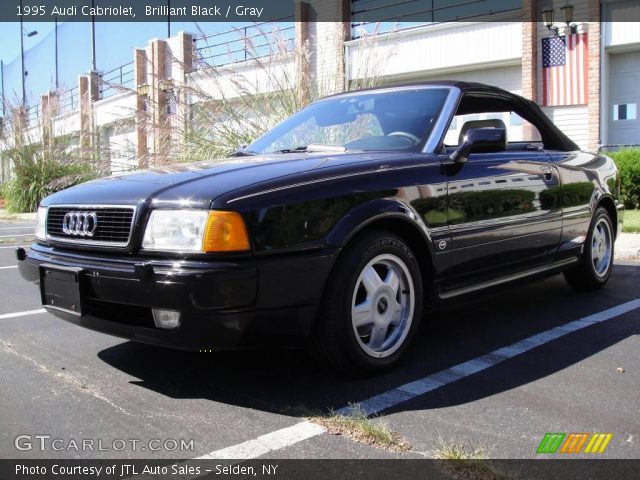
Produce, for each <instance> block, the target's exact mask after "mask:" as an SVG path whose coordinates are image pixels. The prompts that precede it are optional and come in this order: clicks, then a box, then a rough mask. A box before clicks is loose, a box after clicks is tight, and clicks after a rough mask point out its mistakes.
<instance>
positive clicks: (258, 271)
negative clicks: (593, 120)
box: [19, 82, 622, 349]
mask: <svg viewBox="0 0 640 480" xmlns="http://www.w3.org/2000/svg"><path fill="white" fill-rule="evenodd" d="M421 85H424V84H421ZM436 85H440V86H446V87H449V88H451V95H450V99H449V100H448V103H447V104H446V105H445V107H444V108H443V113H442V117H441V118H439V119H437V121H436V122H435V125H436V126H435V127H434V131H433V134H432V135H431V136H430V137H429V138H428V139H427V140H426V141H425V143H424V145H423V146H422V147H421V148H422V151H413V152H356V153H353V152H345V153H336V152H332V153H322V152H294V153H283V154H269V155H258V156H244V157H236V158H232V159H228V160H225V161H221V162H216V163H206V162H205V163H196V164H189V165H171V166H167V167H164V168H157V169H154V170H150V171H145V172H136V173H132V174H127V175H120V176H116V177H111V178H107V179H102V180H97V181H94V182H90V183H88V184H84V185H80V186H77V187H73V188H70V189H68V190H65V191H62V192H59V193H56V194H54V195H51V196H50V197H47V198H46V199H45V200H43V202H42V206H44V207H49V206H56V205H82V206H95V205H98V206H99V205H105V204H109V205H133V206H135V207H136V216H135V219H134V224H133V235H132V236H131V239H130V241H129V243H128V244H127V246H126V247H124V248H120V249H118V248H111V247H109V246H93V245H79V244H72V243H69V242H64V241H56V240H48V241H39V242H37V243H36V244H35V245H34V246H33V247H32V248H31V250H30V251H29V252H28V253H27V254H26V256H25V255H22V257H26V258H24V260H22V261H20V262H19V266H20V271H21V273H22V276H23V277H24V278H25V279H27V280H28V281H30V282H32V283H36V284H38V283H39V282H40V279H41V275H42V269H43V268H47V266H48V265H49V266H53V267H56V266H58V267H74V268H78V269H80V271H81V272H82V273H81V276H82V282H81V283H82V285H81V288H82V294H83V296H84V298H85V303H86V304H87V306H86V307H87V308H85V309H83V315H82V316H77V315H70V314H69V313H68V312H61V311H58V310H55V309H52V310H51V311H52V313H54V314H56V315H58V316H60V317H62V318H65V319H67V320H71V321H74V322H75V323H79V324H81V325H84V326H88V327H89V328H93V329H96V330H100V331H104V332H109V333H112V334H115V335H119V336H123V337H127V338H132V339H135V340H139V341H145V342H150V343H157V344H161V345H167V346H174V347H179V348H190V349H205V348H215V349H221V348H236V347H240V346H258V345H260V344H261V342H263V341H264V342H266V339H267V338H271V339H273V340H274V341H273V342H269V343H274V344H277V345H292V344H299V343H300V342H301V341H304V338H305V337H306V336H308V335H309V334H310V332H311V331H312V329H313V323H314V321H315V318H316V313H317V311H318V308H319V306H320V304H321V300H322V295H323V291H324V289H325V286H326V282H327V281H328V279H329V278H330V274H331V271H332V268H333V266H334V263H335V262H336V261H339V256H340V252H341V250H342V249H343V248H344V247H345V246H346V245H348V244H349V242H350V241H351V240H352V239H353V238H354V237H355V236H356V235H358V234H359V233H360V232H362V231H364V230H365V229H368V228H371V227H373V226H378V227H383V228H385V229H388V230H392V231H394V232H396V233H397V234H399V235H402V236H404V237H405V238H408V241H409V242H410V244H411V245H412V248H413V249H414V250H415V252H416V255H417V256H418V258H419V259H420V261H421V267H422V269H423V274H424V277H425V279H428V280H429V282H428V284H429V285H430V286H431V287H432V288H429V291H428V292H425V293H426V294H428V295H429V298H430V299H431V300H432V301H439V300H442V299H447V298H451V297H455V296H457V295H458V294H462V293H467V292H470V291H474V290H478V289H480V288H484V287H485V286H491V285H493V284H499V283H504V282H506V281H508V280H510V279H515V278H520V277H522V276H527V275H528V274H536V273H545V272H546V273H553V272H557V271H559V270H560V269H561V268H563V267H564V266H567V265H570V264H572V262H575V261H577V259H578V258H579V256H580V255H581V252H582V248H583V244H584V241H585V238H586V234H587V230H588V228H589V224H590V222H591V217H592V215H593V212H594V210H595V209H596V207H597V206H598V205H603V206H605V207H606V208H607V209H608V210H609V211H610V214H611V215H612V219H613V221H614V223H616V222H617V223H620V222H621V221H622V214H621V213H620V212H621V209H622V207H621V205H620V204H619V202H618V201H617V189H618V185H619V179H618V177H617V171H616V168H615V165H614V164H613V162H612V161H611V160H610V159H609V158H607V157H604V156H600V155H597V154H591V153H585V152H580V151H579V150H578V148H577V146H576V145H575V144H574V143H573V142H571V140H569V139H568V138H567V137H566V136H564V134H562V133H561V132H560V131H559V130H558V129H557V127H555V125H553V124H552V123H551V122H550V121H549V120H548V119H547V118H546V116H544V114H543V113H542V111H541V110H540V109H539V107H538V106H537V105H535V104H534V103H533V102H530V101H528V100H526V99H523V98H521V97H518V96H516V95H513V94H511V93H508V92H505V91H503V90H500V89H497V88H494V87H488V86H486V85H481V84H473V83H460V82H438V83H436ZM405 88H406V87H405ZM468 93H472V94H473V95H474V97H473V102H467V104H465V103H461V102H462V101H461V99H462V98H463V97H464V95H466V94H468ZM501 102H504V103H507V104H508V105H509V108H511V109H513V110H516V111H518V112H520V113H521V114H522V115H525V116H526V117H527V118H528V119H529V120H530V121H531V122H532V123H534V124H535V125H536V127H538V129H539V131H540V133H541V135H542V139H543V143H544V148H530V147H531V146H530V145H527V144H514V145H509V147H508V148H507V149H506V150H505V151H500V152H485V153H482V152H479V153H472V154H471V155H470V156H469V158H468V160H467V161H466V163H464V164H460V163H456V162H453V161H452V160H451V158H450V155H449V154H450V153H451V150H450V149H449V148H448V147H446V146H445V145H444V143H443V138H444V131H446V128H447V127H448V125H449V122H450V121H451V117H452V115H453V112H454V111H455V110H456V108H458V109H460V108H463V109H466V110H467V112H468V113H474V112H475V111H477V110H481V109H482V108H483V107H485V106H487V105H493V104H496V103H497V104H498V105H500V104H501ZM166 208H191V209H205V210H208V209H212V210H224V211H233V212H238V213H240V214H241V216H242V218H243V219H244V222H245V224H246V228H247V231H248V234H249V239H250V242H251V251H250V252H244V253H224V254H206V253H191V254H180V253H158V252H151V251H146V250H144V249H142V248H141V242H142V235H143V232H144V229H145V227H146V224H147V221H148V218H149V215H150V212H151V211H153V210H154V209H166ZM618 228H619V227H618ZM46 306H47V305H45V307H46ZM151 308H166V309H170V310H179V311H182V312H184V315H183V317H182V320H181V324H180V327H179V328H177V329H176V330H175V331H163V330H160V329H157V328H155V327H154V325H153V319H152V318H151V313H150V309H151Z"/></svg>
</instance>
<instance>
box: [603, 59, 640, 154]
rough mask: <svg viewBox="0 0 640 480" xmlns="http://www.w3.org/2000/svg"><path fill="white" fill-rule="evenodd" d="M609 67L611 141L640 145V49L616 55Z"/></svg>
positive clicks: (609, 141)
mask: <svg viewBox="0 0 640 480" xmlns="http://www.w3.org/2000/svg"><path fill="white" fill-rule="evenodd" d="M609 66H610V69H609V72H610V76H609V112H608V119H609V120H608V122H609V140H608V142H607V143H609V144H612V145H636V144H640V112H639V111H638V110H639V108H640V88H638V85H640V52H631V53H617V54H613V55H611V57H610V63H609Z"/></svg>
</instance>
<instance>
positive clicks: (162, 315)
mask: <svg viewBox="0 0 640 480" xmlns="http://www.w3.org/2000/svg"><path fill="white" fill-rule="evenodd" d="M151 312H152V313H153V323H155V324H156V327H158V328H165V329H171V328H178V325H180V312H175V311H173V310H161V309H159V308H154V309H152V310H151Z"/></svg>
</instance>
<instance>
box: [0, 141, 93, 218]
mask: <svg viewBox="0 0 640 480" xmlns="http://www.w3.org/2000/svg"><path fill="white" fill-rule="evenodd" d="M5 154H6V155H7V157H8V158H9V159H11V161H12V164H13V171H12V175H11V180H9V181H8V182H5V184H4V185H3V188H2V195H3V196H4V198H5V200H6V209H7V211H9V212H11V213H21V212H34V211H35V210H36V209H37V208H38V204H39V203H40V200H42V199H43V198H44V197H46V196H47V195H50V194H51V193H54V192H56V191H58V190H62V189H63V188H67V187H70V186H71V185H74V184H77V183H82V182H84V181H87V180H90V179H92V178H95V176H96V175H95V173H94V171H93V170H92V169H91V168H90V166H89V165H87V163H86V162H84V161H77V160H75V159H74V158H72V157H71V155H70V154H68V153H67V152H66V151H65V150H64V149H59V148H58V149H56V148H49V149H43V148H42V147H41V146H40V145H38V144H31V145H19V146H16V147H14V148H12V149H11V150H8V151H6V152H5Z"/></svg>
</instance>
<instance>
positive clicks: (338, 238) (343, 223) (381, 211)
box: [327, 198, 432, 247]
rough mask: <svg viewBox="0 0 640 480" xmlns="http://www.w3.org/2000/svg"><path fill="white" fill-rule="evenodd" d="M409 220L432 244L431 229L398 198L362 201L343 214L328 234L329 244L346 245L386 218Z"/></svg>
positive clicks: (428, 242) (427, 242) (426, 241)
mask: <svg viewBox="0 0 640 480" xmlns="http://www.w3.org/2000/svg"><path fill="white" fill-rule="evenodd" d="M392 219H396V220H400V221H403V222H407V223H408V224H410V225H411V226H413V227H414V228H415V229H416V231H418V232H419V233H420V235H421V236H422V238H423V240H424V242H425V243H426V244H428V245H430V246H432V238H431V234H430V233H429V229H428V228H427V226H426V225H425V223H424V222H423V221H422V219H421V218H420V216H419V215H418V214H417V213H416V212H415V210H413V208H411V207H410V206H409V205H407V204H405V203H403V202H401V201H399V200H397V199H390V198H384V199H376V200H371V201H368V202H365V203H362V204H360V205H358V206H356V207H355V208H353V209H352V210H350V211H349V213H347V214H346V215H345V216H343V217H342V218H341V219H340V220H339V221H338V222H337V223H336V225H335V226H334V227H333V229H332V230H331V232H330V233H329V234H328V235H327V244H329V245H332V246H337V247H344V246H345V245H346V244H347V243H349V241H350V240H351V239H352V238H353V237H354V236H356V235H357V234H358V233H359V232H360V231H362V230H363V229H365V228H366V227H368V226H370V225H372V224H373V223H375V222H380V221H384V220H392Z"/></svg>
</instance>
